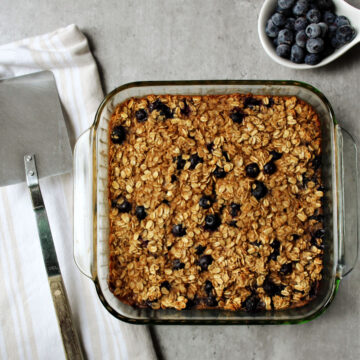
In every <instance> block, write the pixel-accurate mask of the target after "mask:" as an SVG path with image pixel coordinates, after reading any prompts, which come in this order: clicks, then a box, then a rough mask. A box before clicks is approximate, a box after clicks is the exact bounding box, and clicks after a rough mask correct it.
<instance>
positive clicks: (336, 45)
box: [330, 36, 343, 49]
mask: <svg viewBox="0 0 360 360" xmlns="http://www.w3.org/2000/svg"><path fill="white" fill-rule="evenodd" d="M330 43H331V46H332V47H333V48H334V49H339V48H341V47H342V46H343V44H342V43H341V42H340V41H339V40H338V39H337V38H336V36H334V37H332V38H331V41H330Z"/></svg>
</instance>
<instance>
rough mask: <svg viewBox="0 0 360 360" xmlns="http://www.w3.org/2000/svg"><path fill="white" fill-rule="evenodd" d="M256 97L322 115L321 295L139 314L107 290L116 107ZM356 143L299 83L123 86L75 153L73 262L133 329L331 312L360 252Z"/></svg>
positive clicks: (297, 318)
mask: <svg viewBox="0 0 360 360" xmlns="http://www.w3.org/2000/svg"><path fill="white" fill-rule="evenodd" d="M236 92H238V93H242V94H247V93H252V94H255V95H296V96H297V97H299V98H301V99H303V100H304V101H306V102H308V103H309V104H311V105H312V106H313V107H314V109H315V110H316V112H317V113H318V115H319V117H320V122H321V131H322V165H321V166H322V178H323V183H324V186H325V187H326V189H327V190H326V192H325V202H324V203H325V205H324V215H325V220H324V223H325V228H326V238H325V240H324V241H325V250H324V269H323V278H322V280H321V282H320V287H319V291H318V294H317V297H316V298H315V299H314V300H313V301H311V302H309V303H308V304H307V305H305V306H303V307H300V308H295V309H288V310H281V311H266V312H260V313H256V314H249V313H247V312H244V311H236V312H233V311H225V310H183V311H177V310H162V309H160V310H152V309H136V308H133V307H131V306H129V305H126V304H124V303H122V302H121V301H119V300H118V299H117V298H116V297H115V296H114V295H113V294H112V293H111V292H110V290H109V288H108V283H107V279H108V236H109V222H108V212H109V207H108V200H107V198H108V189H107V186H108V178H107V176H108V126H109V120H110V117H111V114H112V112H113V110H114V107H115V106H116V104H118V103H120V102H122V101H124V100H126V99H128V98H129V97H142V96H145V95H148V94H159V95H160V94H178V95H205V94H230V93H236ZM357 149H358V146H357V142H356V141H355V139H354V138H353V137H352V136H351V135H350V134H349V133H348V132H347V131H345V130H344V129H342V128H341V127H340V125H339V124H338V122H337V121H336V119H335V116H334V112H333V110H332V108H331V105H330V103H329V102H328V100H327V99H326V98H325V96H324V95H323V94H322V93H321V92H320V91H319V90H317V89H315V88H314V87H312V86H310V85H308V84H305V83H302V82H296V81H262V80H253V81H251V80H224V81H222V80H216V81H162V82H136V83H129V84H126V85H122V86H120V87H118V88H116V89H115V90H113V91H112V92H111V93H110V94H108V95H107V96H106V97H105V98H104V100H103V101H102V103H101V104H100V106H99V108H98V111H97V113H96V116H95V121H94V123H93V125H92V126H91V127H90V128H89V129H88V130H87V131H86V132H85V133H84V134H82V135H81V136H80V138H79V139H78V141H77V143H76V146H75V151H74V257H75V262H76V264H77V266H78V268H79V269H80V271H81V272H82V273H83V274H84V275H86V276H88V277H89V278H90V279H92V280H93V281H94V283H95V286H96V290H97V292H98V295H99V298H100V300H101V302H102V303H103V305H104V306H105V308H106V309H107V310H108V311H109V312H110V313H111V314H113V315H114V316H115V317H117V318H118V319H120V320H123V321H127V322H129V323H134V324H289V323H302V322H306V321H309V320H311V319H314V318H315V317H317V316H319V315H320V314H321V313H323V312H324V311H325V309H326V308H327V307H328V306H329V305H330V303H331V301H332V300H333V298H334V296H335V293H336V292H337V290H338V287H339V283H340V280H341V278H342V277H343V276H345V275H347V274H348V273H349V272H350V271H351V270H352V269H353V267H354V265H355V263H356V260H357V253H358V235H359V224H358V195H357V189H358V169H357V151H358V150H357Z"/></svg>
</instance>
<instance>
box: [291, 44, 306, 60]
mask: <svg viewBox="0 0 360 360" xmlns="http://www.w3.org/2000/svg"><path fill="white" fill-rule="evenodd" d="M304 57H305V51H304V49H303V48H301V47H300V46H298V45H293V46H292V47H291V54H290V60H291V61H292V62H293V63H296V64H301V63H303V62H304Z"/></svg>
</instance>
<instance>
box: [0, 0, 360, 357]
mask: <svg viewBox="0 0 360 360" xmlns="http://www.w3.org/2000/svg"><path fill="white" fill-rule="evenodd" d="M350 2H351V3H352V4H353V5H355V6H357V7H359V8H360V0H351V1H350ZM261 4H262V1H260V0H237V1H235V0H222V1H218V0H187V1H181V0H143V1H140V0H107V1H97V0H87V1H86V0H77V1H73V0H62V1H57V2H55V1H45V0H31V1H25V0H2V1H1V10H0V43H1V44H3V43H7V42H10V41H13V40H17V39H20V38H23V37H27V36H32V35H36V34H41V33H44V32H48V31H51V30H54V29H56V28H58V27H61V26H65V25H67V24H70V23H76V24H77V25H78V26H79V27H80V29H81V30H82V31H83V32H84V33H85V34H86V35H87V36H88V38H89V40H90V43H91V46H92V49H93V52H94V54H95V56H96V58H97V60H98V62H99V67H100V70H101V74H102V78H103V84H104V89H105V91H106V92H108V91H110V90H111V89H112V88H113V87H115V86H117V85H120V84H124V83H126V82H129V81H135V80H158V79H166V80H171V79H294V80H302V81H306V82H309V83H310V84H312V85H314V86H316V87H317V88H319V89H320V90H321V91H323V92H324V94H325V95H326V96H327V97H328V99H329V100H330V102H331V103H332V105H333V108H334V110H335V113H336V116H337V118H338V120H339V121H340V122H341V123H342V124H343V125H344V126H345V127H346V128H347V129H349V130H350V131H351V132H352V133H354V134H355V135H357V136H358V137H359V138H360V121H359V120H360V90H359V88H360V85H359V84H360V63H359V58H360V45H359V46H357V47H355V48H353V49H352V50H350V51H349V52H348V53H347V54H346V55H345V56H344V57H342V58H340V59H339V60H337V61H336V62H335V63H333V64H330V65H329V66H326V67H324V68H321V69H314V70H310V71H294V70H290V69H287V68H284V67H281V66H280V65H277V64H276V63H274V62H272V60H271V59H270V58H268V56H267V55H266V54H265V53H264V51H263V49H262V48H261V45H260V42H259V40H258V36H257V30H256V25H257V15H258V12H259V9H260V6H261ZM359 310H360V267H359V266H358V267H357V268H356V269H355V270H354V271H353V272H352V273H351V274H350V275H349V276H348V277H347V278H346V279H344V280H343V281H342V283H341V285H340V290H339V293H338V295H337V297H336V299H335V301H334V303H333V304H332V305H331V307H330V308H329V310H328V311H327V312H326V313H325V314H324V315H322V316H321V317H320V318H318V319H316V320H315V321H313V322H310V323H308V324H305V325H296V326H229V327H226V326H204V327H201V326H182V327H180V326H178V327H176V326H155V327H153V328H152V331H153V334H154V337H155V338H156V341H157V344H158V346H157V347H158V350H159V352H160V357H161V358H163V359H199V360H200V359H207V360H208V359H259V360H260V359H278V360H282V359H284V360H288V359H292V360H301V359H307V358H308V359H328V360H330V359H359V358H360V341H359V340H360V311H359Z"/></svg>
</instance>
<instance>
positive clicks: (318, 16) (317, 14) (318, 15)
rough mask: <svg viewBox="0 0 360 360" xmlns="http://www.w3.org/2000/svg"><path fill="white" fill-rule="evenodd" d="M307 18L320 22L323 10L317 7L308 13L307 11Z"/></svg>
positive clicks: (313, 21)
mask: <svg viewBox="0 0 360 360" xmlns="http://www.w3.org/2000/svg"><path fill="white" fill-rule="evenodd" d="M306 19H307V20H308V21H309V22H310V23H315V24H317V23H319V22H320V21H321V12H320V11H319V10H317V9H310V10H309V11H308V12H307V13H306Z"/></svg>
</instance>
